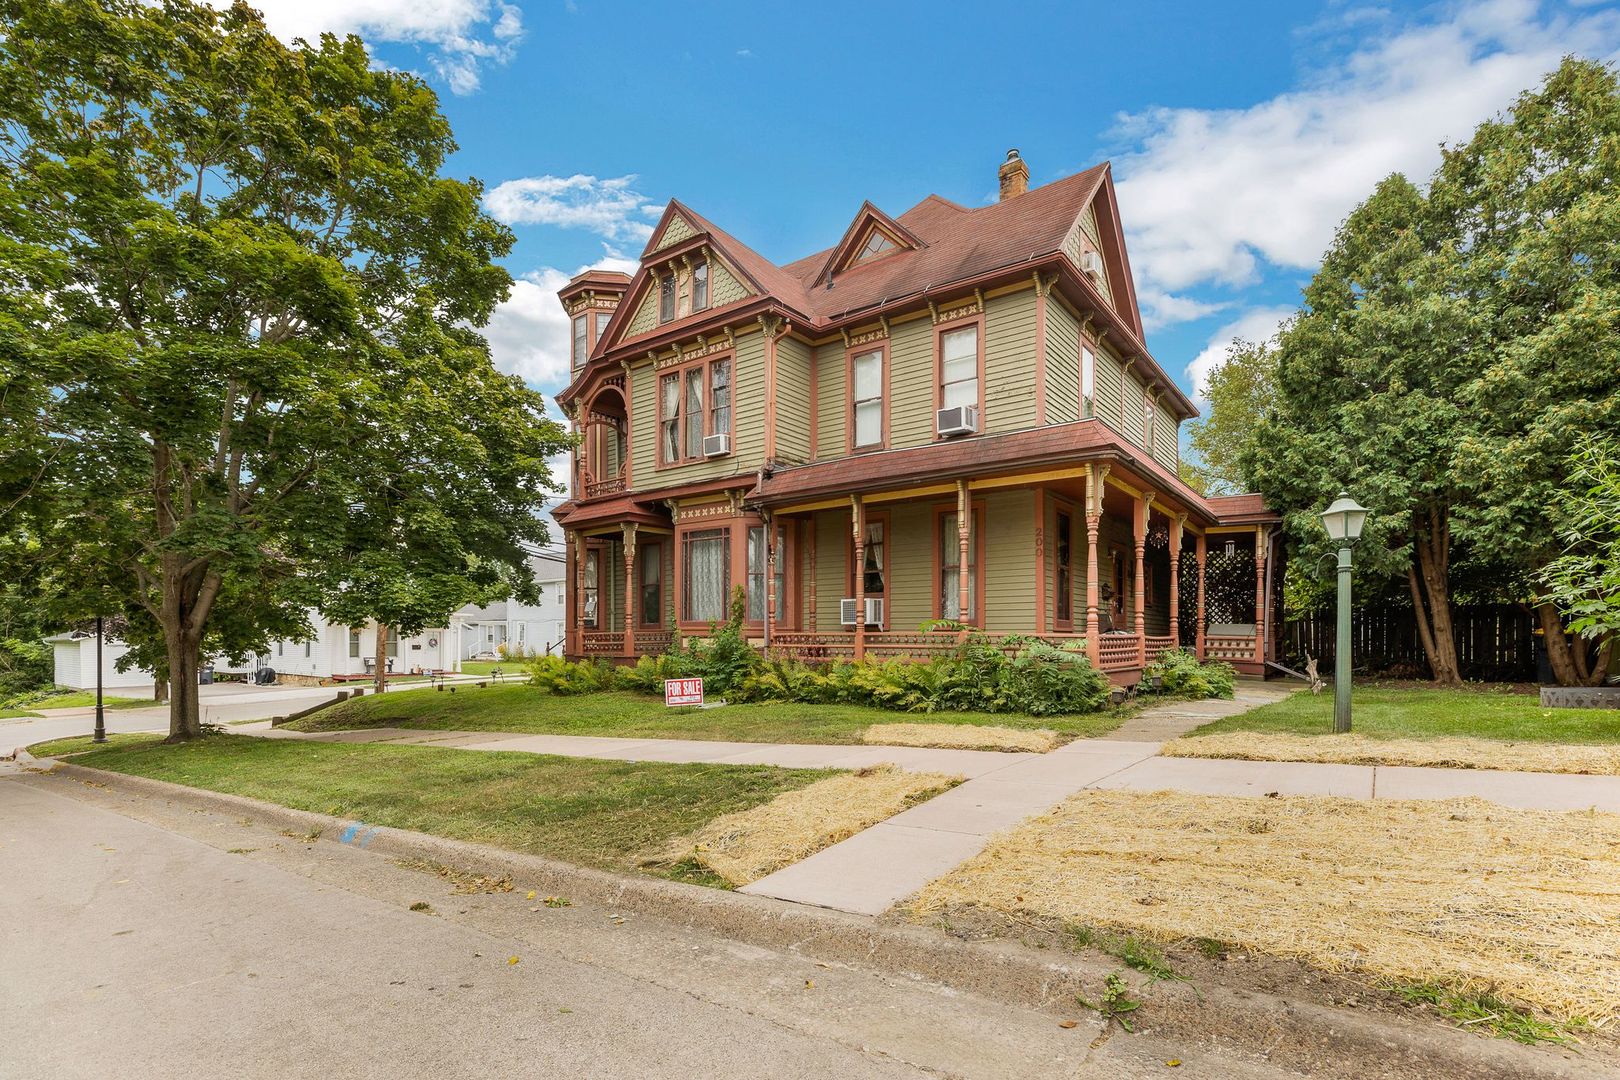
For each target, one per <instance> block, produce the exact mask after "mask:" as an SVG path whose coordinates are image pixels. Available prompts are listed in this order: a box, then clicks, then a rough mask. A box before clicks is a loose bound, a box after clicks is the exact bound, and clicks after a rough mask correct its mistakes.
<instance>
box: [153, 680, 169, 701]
mask: <svg viewBox="0 0 1620 1080" xmlns="http://www.w3.org/2000/svg"><path fill="white" fill-rule="evenodd" d="M152 700H153V701H155V702H157V703H158V704H160V705H161V704H162V703H163V702H165V701H168V700H169V684H168V683H166V682H164V681H163V680H162V679H157V680H154V681H153V683H152Z"/></svg>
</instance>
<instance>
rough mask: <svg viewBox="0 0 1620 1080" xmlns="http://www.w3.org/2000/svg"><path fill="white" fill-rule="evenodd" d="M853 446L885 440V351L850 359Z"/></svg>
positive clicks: (877, 444) (878, 443) (879, 350)
mask: <svg viewBox="0 0 1620 1080" xmlns="http://www.w3.org/2000/svg"><path fill="white" fill-rule="evenodd" d="M850 387H851V389H850V409H851V413H852V415H851V417H850V435H851V438H850V445H851V446H852V447H856V448H859V447H863V446H881V445H882V443H883V350H882V349H873V350H871V351H870V352H864V353H861V354H860V355H858V356H856V357H854V358H852V359H851V360H850Z"/></svg>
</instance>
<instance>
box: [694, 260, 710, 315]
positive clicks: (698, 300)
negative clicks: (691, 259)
mask: <svg viewBox="0 0 1620 1080" xmlns="http://www.w3.org/2000/svg"><path fill="white" fill-rule="evenodd" d="M708 306H709V264H708V263H706V262H700V263H698V264H697V265H696V266H694V267H692V310H693V311H702V310H704V309H705V308H707V307H708Z"/></svg>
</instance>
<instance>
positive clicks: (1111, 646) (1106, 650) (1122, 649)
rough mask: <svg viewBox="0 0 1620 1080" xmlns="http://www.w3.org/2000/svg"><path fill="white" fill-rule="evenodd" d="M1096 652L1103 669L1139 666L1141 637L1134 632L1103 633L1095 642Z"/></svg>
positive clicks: (1122, 668) (1117, 669)
mask: <svg viewBox="0 0 1620 1080" xmlns="http://www.w3.org/2000/svg"><path fill="white" fill-rule="evenodd" d="M1097 654H1098V659H1100V660H1101V661H1102V669H1103V670H1104V671H1123V670H1125V669H1127V668H1134V667H1141V666H1142V639H1141V638H1139V637H1137V636H1136V635H1135V634H1104V635H1102V637H1101V639H1099V641H1098V643H1097Z"/></svg>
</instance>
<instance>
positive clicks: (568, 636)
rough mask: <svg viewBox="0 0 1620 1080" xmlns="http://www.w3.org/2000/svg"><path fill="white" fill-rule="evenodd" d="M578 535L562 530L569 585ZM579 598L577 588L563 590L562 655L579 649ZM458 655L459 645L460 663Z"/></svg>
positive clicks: (575, 568) (574, 568)
mask: <svg viewBox="0 0 1620 1080" xmlns="http://www.w3.org/2000/svg"><path fill="white" fill-rule="evenodd" d="M578 537H579V534H578V533H576V532H574V530H572V529H567V530H565V531H564V532H563V556H564V559H563V564H564V565H565V566H566V567H567V570H566V572H565V576H566V578H567V584H568V585H570V586H572V585H573V584H574V582H575V581H576V580H577V576H578V575H577V571H578V567H579V559H580V554H579V539H578ZM579 600H580V597H579V590H578V589H577V588H572V587H570V588H566V589H564V590H563V653H564V655H566V654H568V653H576V654H577V653H578V651H579V642H578V641H576V640H575V633H576V631H577V629H578V627H577V626H576V625H575V624H576V622H577V621H578V619H579ZM459 636H460V634H459V632H458V634H457V637H458V638H459ZM460 657H461V652H460V646H459V645H458V646H457V651H456V658H457V663H460Z"/></svg>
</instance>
